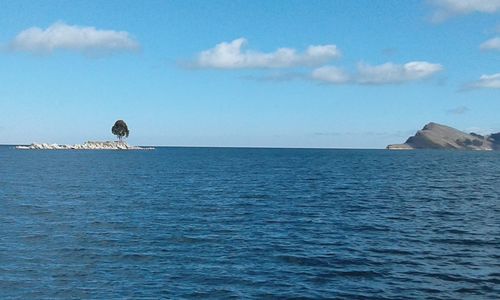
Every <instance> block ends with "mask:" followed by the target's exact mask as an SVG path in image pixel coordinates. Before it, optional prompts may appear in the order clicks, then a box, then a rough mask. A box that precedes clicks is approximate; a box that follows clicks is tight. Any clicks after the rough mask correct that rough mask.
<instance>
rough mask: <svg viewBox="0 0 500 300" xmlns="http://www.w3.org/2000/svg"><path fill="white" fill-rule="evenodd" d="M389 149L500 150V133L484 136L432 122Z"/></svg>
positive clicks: (388, 147)
mask: <svg viewBox="0 0 500 300" xmlns="http://www.w3.org/2000/svg"><path fill="white" fill-rule="evenodd" d="M387 149H389V150H413V149H445V150H482V151H491V150H500V133H494V134H490V135H484V136H483V135H480V134H477V133H465V132H463V131H460V130H457V129H455V128H452V127H449V126H445V125H441V124H437V123H433V122H431V123H429V124H427V125H425V126H424V128H422V130H419V131H417V133H416V134H415V135H414V136H411V137H410V138H408V140H406V142H405V143H403V144H392V145H389V146H387Z"/></svg>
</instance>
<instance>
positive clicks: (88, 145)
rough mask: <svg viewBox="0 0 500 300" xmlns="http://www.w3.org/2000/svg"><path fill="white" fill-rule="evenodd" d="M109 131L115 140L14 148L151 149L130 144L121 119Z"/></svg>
mask: <svg viewBox="0 0 500 300" xmlns="http://www.w3.org/2000/svg"><path fill="white" fill-rule="evenodd" d="M111 132H112V133H113V134H114V135H116V136H117V137H118V141H116V142H110V141H106V142H91V141H89V142H85V143H83V144H75V145H59V144H45V143H44V144H38V143H33V144H31V145H29V146H16V149H21V150H153V149H154V148H151V147H138V146H130V145H129V144H127V143H126V142H125V141H123V138H124V137H128V136H129V134H130V131H129V129H128V126H127V123H125V121H123V120H118V121H116V122H115V124H114V125H113V127H112V128H111Z"/></svg>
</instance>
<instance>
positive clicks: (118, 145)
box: [16, 141, 154, 150]
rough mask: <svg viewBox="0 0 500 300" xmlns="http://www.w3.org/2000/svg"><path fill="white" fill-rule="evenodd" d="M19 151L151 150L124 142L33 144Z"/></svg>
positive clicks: (17, 147) (22, 147)
mask: <svg viewBox="0 0 500 300" xmlns="http://www.w3.org/2000/svg"><path fill="white" fill-rule="evenodd" d="M16 149H21V150H153V149H154V148H151V147H138V146H130V145H129V144H127V143H126V142H123V141H117V142H111V141H106V142H91V141H89V142H85V143H83V144H75V145H59V144H46V143H33V144H31V145H29V146H16Z"/></svg>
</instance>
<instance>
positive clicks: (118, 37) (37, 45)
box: [10, 22, 139, 54]
mask: <svg viewBox="0 0 500 300" xmlns="http://www.w3.org/2000/svg"><path fill="white" fill-rule="evenodd" d="M10 48H11V49H12V50H14V51H26V52H32V53H52V52H53V51H55V50H58V49H64V50H73V51H79V52H83V53H87V54H93V53H102V52H105V53H109V52H117V51H133V50H137V49H139V43H138V42H137V41H135V40H134V39H133V38H132V37H131V36H130V34H129V33H128V32H126V31H114V30H101V29H96V28H94V27H82V26H75V25H67V24H65V23H63V22H57V23H54V24H52V25H50V26H49V27H47V28H46V29H42V28H39V27H31V28H28V29H26V30H23V31H21V32H20V33H19V34H18V35H17V36H16V37H15V38H14V39H13V40H12V42H11V43H10Z"/></svg>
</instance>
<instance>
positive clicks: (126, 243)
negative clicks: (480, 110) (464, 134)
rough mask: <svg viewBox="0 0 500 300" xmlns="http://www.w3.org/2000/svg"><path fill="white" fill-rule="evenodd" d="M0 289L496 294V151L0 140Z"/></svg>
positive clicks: (123, 294)
mask: <svg viewBox="0 0 500 300" xmlns="http://www.w3.org/2000/svg"><path fill="white" fill-rule="evenodd" d="M0 299H500V152H472V151H470V152H469V151H456V152H454V151H432V150H421V151H386V150H336V149H263V148H262V149H252V148H182V147H179V148H175V147H171V148H169V147H166V148H161V147H160V148H157V149H156V150H152V151H50V150H49V151H46V150H34V151H29V150H16V149H14V148H13V147H11V146H2V147H0Z"/></svg>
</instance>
